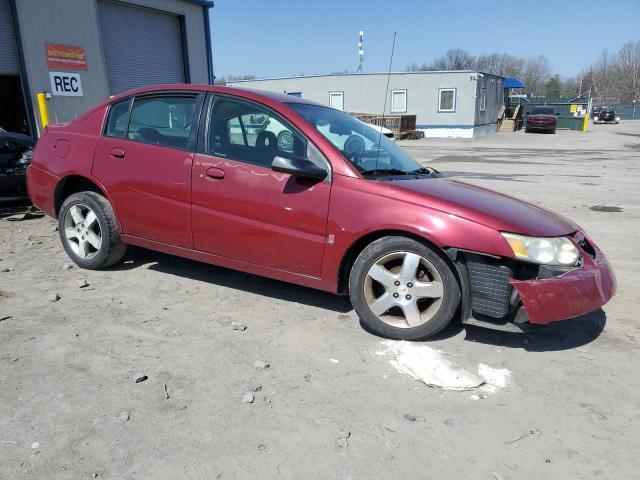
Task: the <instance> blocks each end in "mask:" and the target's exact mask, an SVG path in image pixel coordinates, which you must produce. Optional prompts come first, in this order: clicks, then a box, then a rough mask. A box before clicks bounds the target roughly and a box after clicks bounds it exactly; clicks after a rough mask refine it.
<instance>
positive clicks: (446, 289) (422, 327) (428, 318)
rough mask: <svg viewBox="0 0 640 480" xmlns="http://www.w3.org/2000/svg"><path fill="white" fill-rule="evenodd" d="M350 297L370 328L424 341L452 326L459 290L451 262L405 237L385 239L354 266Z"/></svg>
mask: <svg viewBox="0 0 640 480" xmlns="http://www.w3.org/2000/svg"><path fill="white" fill-rule="evenodd" d="M416 257H418V260H417V261H418V262H419V263H417V264H416V263H415V262H416ZM414 264H415V265H416V267H413V268H411V266H412V265H414ZM405 265H406V269H405ZM385 271H386V272H385ZM411 272H414V273H411ZM374 276H375V277H376V279H374V278H373V277H374ZM378 278H380V279H381V282H384V284H383V283H381V282H379V281H378ZM412 280H413V281H412ZM385 285H386V286H385ZM438 289H439V291H438ZM425 292H428V295H425ZM349 296H350V298H351V303H352V305H353V308H354V309H355V311H356V313H357V314H358V316H359V317H360V320H361V322H362V324H363V326H364V327H365V329H367V330H369V331H371V332H373V333H375V334H377V335H380V336H383V337H386V338H391V339H394V340H421V339H425V338H428V337H431V336H433V335H435V334H436V333H438V332H439V331H441V330H442V329H443V328H445V327H446V326H447V325H448V324H449V322H451V320H452V318H453V316H454V315H455V313H456V310H457V309H458V305H459V303H460V286H459V284H458V281H457V279H456V277H455V275H454V273H453V271H452V269H451V268H450V267H449V265H448V263H447V262H446V260H445V259H444V258H443V257H442V256H441V255H440V254H438V253H436V252H435V251H434V250H432V249H431V248H429V247H427V246H426V245H424V244H422V243H420V242H417V241H415V240H412V239H410V238H406V237H383V238H380V239H378V240H376V241H374V242H372V243H371V244H369V245H368V246H367V247H366V248H365V249H364V250H363V251H362V253H360V255H358V258H357V259H356V260H355V262H354V263H353V266H352V268H351V273H350V275H349ZM387 304H389V305H390V306H389V308H386V306H387ZM414 305H415V307H414ZM372 308H373V309H374V310H376V311H377V313H374V311H373V310H372ZM385 308H386V309H385ZM416 309H417V310H416ZM380 310H382V313H380ZM416 315H418V316H416ZM410 319H411V320H412V321H410ZM419 322H421V323H419Z"/></svg>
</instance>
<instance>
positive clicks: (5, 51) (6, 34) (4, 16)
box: [0, 0, 19, 75]
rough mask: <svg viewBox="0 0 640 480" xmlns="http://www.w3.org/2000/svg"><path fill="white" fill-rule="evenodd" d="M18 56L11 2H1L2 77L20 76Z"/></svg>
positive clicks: (0, 62)
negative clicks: (10, 8)
mask: <svg viewBox="0 0 640 480" xmlns="http://www.w3.org/2000/svg"><path fill="white" fill-rule="evenodd" d="M18 74H19V69H18V54H17V52H16V40H15V37H14V36H13V24H12V23H11V12H10V10H9V1H8V0H0V75H18Z"/></svg>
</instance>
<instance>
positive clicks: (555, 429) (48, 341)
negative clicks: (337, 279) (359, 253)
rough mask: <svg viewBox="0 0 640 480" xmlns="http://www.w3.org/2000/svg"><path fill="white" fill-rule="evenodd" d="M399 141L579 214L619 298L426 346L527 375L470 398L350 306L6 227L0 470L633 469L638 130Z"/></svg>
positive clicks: (211, 270) (38, 222) (394, 474)
mask: <svg viewBox="0 0 640 480" xmlns="http://www.w3.org/2000/svg"><path fill="white" fill-rule="evenodd" d="M400 144H401V145H402V146H403V147H405V148H406V149H407V150H408V151H409V152H410V153H411V154H413V155H414V156H415V157H416V158H418V159H419V160H420V161H422V162H424V163H425V164H426V165H433V166H434V167H436V168H438V169H439V170H441V171H442V172H443V173H444V174H446V175H451V176H455V177H459V178H462V179H465V180H466V181H469V182H471V183H475V184H479V185H483V186H487V187H490V188H493V189H496V190H500V191H504V192H507V193H510V194H514V195H517V196H520V197H522V198H525V199H527V200H529V201H532V202H535V203H539V204H541V205H544V206H545V207H548V208H551V209H553V210H555V211H558V212H560V213H562V214H565V215H568V216H570V217H572V218H573V219H575V220H576V221H577V222H578V223H580V224H581V225H582V226H583V227H584V228H585V229H586V230H587V231H588V232H589V233H590V234H591V235H592V237H593V238H594V240H595V241H596V242H597V243H598V244H599V245H600V247H601V248H603V250H604V251H605V252H606V253H607V255H608V257H609V259H610V261H611V263H612V265H613V268H614V270H615V272H616V274H617V278H618V293H617V295H616V297H615V298H614V299H613V300H612V301H611V302H610V304H608V305H606V306H605V307H604V309H603V310H600V311H597V312H594V313H592V314H590V315H587V316H585V317H581V318H577V319H573V320H570V321H567V322H561V323H558V324H556V325H554V326H552V327H549V328H547V329H544V330H542V331H540V332H537V333H536V334H535V335H518V334H508V333H501V332H494V331H489V330H484V329H479V328H474V327H467V328H462V327H461V326H459V325H452V326H451V327H450V328H448V329H447V330H446V331H445V332H444V333H443V334H442V335H440V336H439V337H438V338H436V339H435V340H432V341H429V342H425V344H426V345H428V346H430V347H433V348H436V349H438V350H440V351H441V352H442V355H443V357H444V358H446V359H448V360H450V361H452V362H455V363H457V364H459V365H460V366H462V367H463V368H465V369H467V370H469V371H472V372H476V371H477V368H478V364H479V363H483V364H487V365H489V366H491V367H493V368H506V369H509V370H510V371H511V376H510V378H509V383H508V384H507V386H506V387H505V388H502V389H499V390H498V391H496V392H494V393H487V392H483V391H475V392H474V391H463V392H455V391H447V390H441V389H437V388H431V387H427V386H426V385H424V384H422V383H419V382H417V381H415V380H413V379H411V378H409V377H407V376H403V375H400V374H399V373H398V372H397V371H396V369H395V368H394V367H393V366H392V365H391V364H390V360H392V357H390V356H389V354H387V355H382V353H383V351H384V347H383V346H382V345H381V341H382V339H380V338H377V337H375V336H372V335H371V334H369V333H366V332H365V331H364V330H362V328H361V327H360V326H359V322H358V319H357V317H356V315H355V314H354V312H353V311H352V309H351V306H350V304H349V302H348V300H347V299H346V298H344V297H336V296H332V295H330V294H326V293H321V292H317V291H313V290H309V289H305V288H301V287H296V286H292V285H288V284H284V283H281V282H276V281H273V280H268V279H264V278H259V277H255V276H251V275H246V274H242V273H237V272H233V271H229V270H225V269H222V268H217V267H213V266H209V265H204V264H198V263H195V262H192V261H188V260H183V259H180V258H176V257H171V256H168V255H163V254H159V253H154V252H150V251H146V250H142V249H132V250H130V252H129V254H128V256H127V260H126V262H124V263H123V264H121V265H119V266H116V267H115V268H112V269H110V270H107V271H99V272H93V271H82V270H80V269H78V268H77V267H73V268H70V269H65V268H64V267H65V266H68V264H70V263H71V262H70V261H69V259H68V258H67V257H66V255H65V254H64V251H63V250H62V248H61V246H60V242H59V239H58V233H57V232H56V231H54V228H55V221H54V220H52V219H49V218H41V219H32V220H25V221H21V222H9V221H6V220H0V245H2V247H1V249H0V259H1V260H0V319H2V320H0V379H1V382H2V391H1V393H0V479H84V478H105V479H107V478H108V479H141V478H153V479H176V478H180V479H245V478H246V479H248V478H260V479H271V478H274V479H275V478H290V479H298V478H322V479H325V478H326V479H369V478H373V477H376V478H404V479H416V478H425V477H427V476H428V477H433V478H474V479H475V478H478V479H485V478H486V479H491V480H501V479H502V480H506V479H548V478H571V479H578V478H593V477H597V478H607V479H622V478H637V476H638V462H637V454H636V452H635V447H634V445H636V446H637V445H639V444H640V395H639V390H638V380H639V379H640V378H639V377H640V376H639V374H638V367H639V363H638V347H639V345H640V344H639V342H640V329H639V327H638V321H637V312H638V311H639V310H640V304H639V302H638V298H639V297H640V285H639V284H640V282H639V280H640V275H639V273H638V267H637V265H638V261H639V257H640V254H639V253H638V249H637V236H638V234H640V227H639V225H640V122H636V123H632V122H625V123H622V124H621V125H618V126H613V125H599V126H594V127H592V129H591V131H590V132H589V133H588V134H582V133H579V132H565V131H558V133H557V135H536V134H524V133H522V132H518V133H500V134H496V135H491V136H487V137H484V138H480V139H476V140H444V139H442V140H439V139H422V140H419V141H412V142H409V141H406V142H400ZM603 207H605V208H603ZM607 207H616V208H607ZM611 210H614V211H611ZM615 210H619V211H615ZM7 270H9V271H7ZM85 283H86V284H88V285H85V286H84V287H82V288H81V287H80V285H84V284H85ZM58 296H59V297H60V298H59V300H57V301H52V300H54V299H55V298H56V297H58ZM5 317H9V318H5ZM234 322H235V323H234ZM240 324H242V325H246V327H247V328H246V330H243V328H242V326H241V325H240ZM376 352H377V353H376ZM257 361H258V364H256V362H257ZM260 362H263V363H262V364H260ZM267 365H269V366H268V367H267ZM262 367H266V368H262ZM144 376H146V377H148V378H147V379H146V380H144V381H139V382H137V383H136V380H137V379H141V378H144Z"/></svg>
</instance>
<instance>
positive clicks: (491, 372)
mask: <svg viewBox="0 0 640 480" xmlns="http://www.w3.org/2000/svg"><path fill="white" fill-rule="evenodd" d="M381 343H382V345H384V346H385V347H387V348H386V350H385V351H379V352H378V351H377V352H375V354H376V355H385V356H386V355H392V356H393V360H390V361H389V363H390V364H391V365H392V366H393V367H394V368H395V369H396V370H397V371H398V372H400V373H401V374H402V375H407V376H410V377H412V378H414V379H416V380H418V381H420V382H422V383H424V384H425V385H428V386H430V387H438V388H442V389H445V390H475V389H478V388H480V389H481V390H482V391H484V392H487V393H495V392H497V391H498V390H499V389H501V388H504V387H506V385H507V383H508V379H509V377H510V375H511V372H510V371H509V370H507V369H495V368H491V367H489V366H488V365H485V364H483V363H480V364H478V375H475V374H473V373H471V372H470V371H468V370H465V369H464V368H462V367H461V366H460V365H458V364H456V363H454V362H452V361H450V360H448V359H446V358H444V354H443V353H442V352H441V351H439V350H436V349H435V348H432V347H429V346H428V345H423V344H417V343H410V342H403V341H402V342H396V341H392V340H385V341H383V342H381ZM478 398H480V397H478Z"/></svg>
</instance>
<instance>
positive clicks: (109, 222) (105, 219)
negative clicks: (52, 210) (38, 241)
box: [58, 192, 127, 270]
mask: <svg viewBox="0 0 640 480" xmlns="http://www.w3.org/2000/svg"><path fill="white" fill-rule="evenodd" d="M58 230H59V231H60V239H61V240H62V245H63V247H64V249H65V251H66V252H67V255H69V257H70V258H71V259H72V260H73V261H74V262H75V263H76V264H77V265H78V266H79V267H82V268H86V269H89V270H96V269H99V268H106V267H110V266H111V265H113V264H115V263H117V262H119V261H120V260H121V259H122V257H123V256H124V254H125V252H126V250H127V246H126V245H125V244H124V243H122V240H120V234H119V233H118V226H117V222H116V218H115V214H114V213H113V209H112V208H111V205H110V204H109V202H108V201H107V199H106V198H104V197H103V196H102V195H99V194H97V193H95V192H79V193H74V194H73V195H71V196H69V197H68V198H67V199H66V200H65V201H64V203H63V204H62V207H61V208H60V212H59V214H58Z"/></svg>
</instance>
